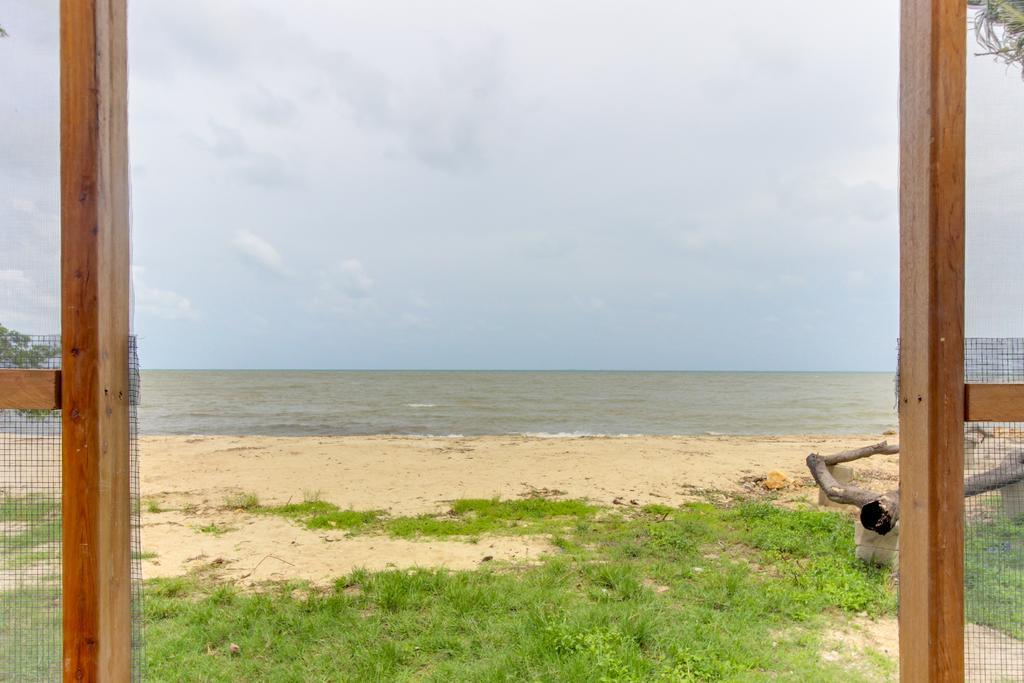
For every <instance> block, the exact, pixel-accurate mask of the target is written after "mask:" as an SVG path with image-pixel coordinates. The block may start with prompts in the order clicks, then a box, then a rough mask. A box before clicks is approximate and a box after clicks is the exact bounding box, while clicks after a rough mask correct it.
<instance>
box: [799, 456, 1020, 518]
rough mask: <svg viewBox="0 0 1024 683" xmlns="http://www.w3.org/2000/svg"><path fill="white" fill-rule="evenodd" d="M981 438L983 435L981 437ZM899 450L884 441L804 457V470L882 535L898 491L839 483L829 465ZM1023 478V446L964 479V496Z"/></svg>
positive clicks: (895, 509) (896, 508) (895, 513)
mask: <svg viewBox="0 0 1024 683" xmlns="http://www.w3.org/2000/svg"><path fill="white" fill-rule="evenodd" d="M982 438H984V436H982ZM899 452H900V447H899V445H897V444H894V445H892V446H890V445H889V444H887V443H886V442H885V441H883V442H881V443H876V444H874V445H873V446H865V447H864V448H857V449H853V450H849V451H842V452H841V453H836V454H834V455H818V454H817V453H811V454H810V455H808V456H807V469H809V470H810V471H811V476H813V477H814V481H815V482H817V484H818V487H819V488H821V490H822V491H824V492H825V495H826V496H828V498H829V500H832V501H834V502H836V503H841V504H844V505H856V506H857V507H859V508H860V523H861V524H862V525H863V526H864V528H865V529H868V530H870V531H874V532H876V533H879V534H882V535H885V534H887V533H889V532H890V531H892V529H893V528H894V527H895V526H896V522H897V521H899V518H900V492H899V490H898V489H896V490H893V491H887V492H885V493H878V492H876V491H871V490H869V489H865V488H861V487H859V486H851V485H848V484H841V483H839V481H838V480H837V479H836V478H835V477H834V476H832V473H831V472H830V471H829V469H828V468H829V467H830V466H832V465H838V464H841V463H846V462H852V461H854V460H860V459H861V458H867V457H870V456H872V455H879V454H881V455H894V454H896V453H899ZM1021 481H1024V448H1015V449H1013V450H1010V451H1008V452H1007V453H1006V456H1005V459H1004V461H1003V464H1001V465H999V466H997V467H993V468H992V469H990V470H988V471H986V472H981V473H979V474H975V475H972V476H970V477H967V479H965V480H964V497H965V498H970V497H971V496H977V495H980V494H982V493H987V492H988V491H996V490H998V489H1001V488H1004V487H1006V486H1010V485H1012V484H1016V483H1018V482H1021Z"/></svg>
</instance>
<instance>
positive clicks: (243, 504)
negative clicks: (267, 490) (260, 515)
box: [224, 493, 260, 512]
mask: <svg viewBox="0 0 1024 683" xmlns="http://www.w3.org/2000/svg"><path fill="white" fill-rule="evenodd" d="M224 505H225V506H226V507H229V508H231V509H232V510H245V511H246V512H254V511H256V510H258V509H259V507H260V499H259V496H257V495H256V494H255V493H234V494H231V495H230V496H228V497H227V498H225V499H224Z"/></svg>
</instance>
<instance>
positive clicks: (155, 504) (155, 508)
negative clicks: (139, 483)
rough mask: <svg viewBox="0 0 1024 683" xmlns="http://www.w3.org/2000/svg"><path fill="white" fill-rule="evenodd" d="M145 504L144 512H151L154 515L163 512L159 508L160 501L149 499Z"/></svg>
mask: <svg viewBox="0 0 1024 683" xmlns="http://www.w3.org/2000/svg"><path fill="white" fill-rule="evenodd" d="M145 504H146V512H152V513H154V514H156V513H160V512H163V511H164V509H163V508H162V507H160V501H158V500H154V499H152V498H150V499H149V500H147V501H145Z"/></svg>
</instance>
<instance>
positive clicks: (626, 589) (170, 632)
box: [144, 499, 895, 682]
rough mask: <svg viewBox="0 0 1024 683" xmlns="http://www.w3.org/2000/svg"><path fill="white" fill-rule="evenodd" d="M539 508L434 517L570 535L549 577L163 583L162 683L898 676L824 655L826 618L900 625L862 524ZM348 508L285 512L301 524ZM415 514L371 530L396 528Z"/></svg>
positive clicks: (807, 517)
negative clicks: (861, 543) (237, 586)
mask: <svg viewBox="0 0 1024 683" xmlns="http://www.w3.org/2000/svg"><path fill="white" fill-rule="evenodd" d="M540 500H543V499H529V501H497V500H467V501H456V503H455V504H453V506H452V512H451V514H450V515H449V517H451V519H450V520H449V519H435V521H437V522H451V523H453V524H456V525H457V524H460V523H461V524H462V525H463V528H465V526H467V525H468V526H473V525H476V524H478V523H480V522H481V521H483V522H488V523H491V524H493V526H491V527H490V528H491V529H496V528H497V529H505V530H506V532H507V533H518V528H519V527H511V526H509V524H511V523H516V524H520V525H525V526H530V525H535V526H537V527H540V528H543V527H544V525H552V526H558V527H559V528H561V529H562V531H561V532H560V533H559V534H558V535H557V536H556V537H555V545H556V546H558V547H559V548H560V549H561V551H560V552H558V553H555V554H552V555H548V556H546V557H545V558H544V559H543V560H542V561H541V562H540V563H539V564H537V565H531V566H515V565H501V564H488V565H485V566H483V567H482V568H481V569H478V570H475V571H461V572H456V571H444V570H425V569H421V570H413V571H398V570H395V571H383V572H376V573H369V572H364V571H357V572H354V573H352V574H350V575H348V576H345V577H341V578H339V579H338V581H337V582H336V584H335V585H334V587H333V588H331V589H325V590H316V589H312V588H310V587H309V586H302V585H300V584H287V585H279V586H272V587H270V588H269V589H268V590H267V591H266V592H263V593H258V594H243V593H240V592H238V591H236V590H234V589H233V588H231V587H230V586H225V585H221V584H215V583H210V582H207V581H204V580H203V579H200V578H195V577H194V578H175V579H162V580H154V581H150V582H148V583H147V592H146V600H145V603H144V604H145V618H146V628H147V630H146V656H147V660H148V678H149V680H153V681H178V680H211V681H213V680H217V681H220V680H224V681H234V680H247V681H310V680H353V681H412V680H416V681H566V682H573V681H627V682H628V681H636V682H639V681H656V682H657V681H677V682H687V681H767V680H773V681H811V680H842V681H851V682H852V681H869V680H879V679H880V678H881V677H882V676H883V675H885V674H887V673H891V663H889V662H887V661H886V660H884V658H883V659H881V660H880V661H877V662H876V661H874V660H875V659H876V658H867V660H866V661H862V662H860V663H859V666H861V667H865V666H866V667H867V668H868V670H864V669H861V670H860V671H861V672H860V673H858V672H854V671H845V670H843V669H841V668H840V666H839V664H838V663H834V662H832V663H830V662H826V661H823V660H822V658H821V656H820V651H821V650H822V643H821V637H822V636H821V634H822V632H823V630H824V627H825V625H826V623H827V622H828V620H830V619H842V618H843V615H844V614H853V613H860V612H867V613H868V614H871V615H894V613H895V596H894V592H893V590H892V588H891V585H890V576H889V573H888V572H887V571H885V570H881V569H877V568H873V567H868V566H866V565H863V564H861V563H860V562H858V561H856V560H855V559H854V555H853V528H852V524H851V522H850V521H849V520H848V519H847V518H844V517H842V516H841V515H839V514H836V513H827V512H811V511H807V512H804V511H790V510H782V509H778V508H774V507H771V506H768V505H759V504H749V503H745V504H739V505H736V506H735V507H730V508H719V507H713V506H710V505H688V506H685V507H683V508H670V509H668V510H666V509H663V508H661V507H659V508H657V509H654V508H652V509H650V510H627V511H615V510H612V511H609V510H603V511H599V510H596V509H594V508H591V507H589V506H586V505H585V504H583V503H580V502H579V501H545V502H537V501H540ZM318 502H319V501H308V503H318ZM302 505H307V504H302ZM336 512H342V511H338V510H336V509H334V510H330V509H327V508H321V507H299V508H293V509H291V510H290V511H288V512H285V511H283V510H281V511H278V513H279V514H285V515H294V518H295V519H297V520H299V521H301V522H308V520H311V519H314V518H316V517H317V516H318V515H320V514H325V515H329V514H334V513H336ZM349 512H350V511H349ZM402 519H403V518H398V519H390V520H389V519H381V518H377V519H374V520H372V521H370V522H367V523H366V524H365V525H364V526H366V527H368V528H373V529H377V530H380V531H387V532H389V533H393V530H394V524H396V523H398V522H400V521H402ZM404 519H405V520H408V519H409V518H404ZM413 519H420V518H413ZM414 528H416V532H415V533H424V531H423V528H422V527H414ZM295 588H302V589H303V590H301V591H295V590H294V589H295ZM296 594H300V595H301V596H302V597H301V598H297V597H294V596H295V595H296ZM232 643H236V644H237V645H238V646H239V648H240V652H239V653H238V654H237V655H232V654H231V652H230V649H229V647H230V645H231V644H232ZM872 667H874V668H872Z"/></svg>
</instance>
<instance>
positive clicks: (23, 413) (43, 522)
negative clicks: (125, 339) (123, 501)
mask: <svg viewBox="0 0 1024 683" xmlns="http://www.w3.org/2000/svg"><path fill="white" fill-rule="evenodd" d="M59 344H60V339H59V337H55V336H26V335H14V334H10V333H7V334H0V370H3V369H9V368H57V367H59V365H60V348H59ZM60 463H61V451H60V412H59V411H37V410H0V681H26V682H28V681H53V680H58V679H59V678H60V671H61V668H60V667H61V616H60V614H61V613H60V599H61V581H60V572H61V536H60V528H61V525H60V502H61V472H60Z"/></svg>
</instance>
